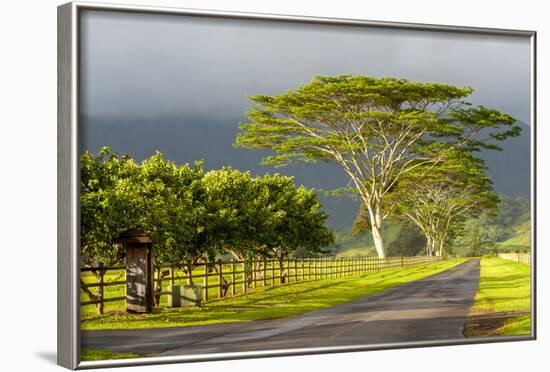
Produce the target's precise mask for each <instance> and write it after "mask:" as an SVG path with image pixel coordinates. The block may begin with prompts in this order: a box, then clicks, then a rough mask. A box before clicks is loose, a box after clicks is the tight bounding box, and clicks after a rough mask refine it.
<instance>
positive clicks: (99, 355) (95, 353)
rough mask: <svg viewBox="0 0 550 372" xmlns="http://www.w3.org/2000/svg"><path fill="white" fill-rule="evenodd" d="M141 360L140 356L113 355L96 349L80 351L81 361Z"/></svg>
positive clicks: (110, 352)
mask: <svg viewBox="0 0 550 372" xmlns="http://www.w3.org/2000/svg"><path fill="white" fill-rule="evenodd" d="M130 358H141V355H138V354H134V353H114V352H112V351H108V350H97V349H82V350H81V351H80V360H82V361H94V360H106V359H130Z"/></svg>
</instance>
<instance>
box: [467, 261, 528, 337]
mask: <svg viewBox="0 0 550 372" xmlns="http://www.w3.org/2000/svg"><path fill="white" fill-rule="evenodd" d="M530 310H531V269H530V267H529V266H527V265H524V264H520V263H517V262H514V261H510V260H504V259H501V258H497V257H484V258H482V259H481V273H480V279H479V287H478V291H477V294H476V297H475V301H474V305H473V306H472V310H471V311H470V315H469V320H470V321H471V320H472V319H475V318H476V317H477V318H478V320H476V322H477V323H478V324H479V325H481V326H482V327H483V324H482V323H483V322H485V323H491V324H492V327H493V328H494V329H493V330H490V331H491V332H492V333H490V334H495V335H520V334H529V333H530V330H531V316H530V314H528V313H527V312H529V311H530ZM467 328H468V322H467ZM486 328H487V327H486ZM472 335H473V336H475V335H476V334H475V333H474V334H472Z"/></svg>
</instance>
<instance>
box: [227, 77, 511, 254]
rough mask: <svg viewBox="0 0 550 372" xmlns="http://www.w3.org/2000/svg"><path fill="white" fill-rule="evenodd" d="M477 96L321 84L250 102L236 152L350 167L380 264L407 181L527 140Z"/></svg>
mask: <svg viewBox="0 0 550 372" xmlns="http://www.w3.org/2000/svg"><path fill="white" fill-rule="evenodd" d="M471 93H472V89H471V88H468V87H466V88H459V87H455V86H452V85H446V84H435V83H416V82H410V81H407V80H404V79H395V78H372V77H366V76H350V75H343V76H336V77H327V76H317V77H315V78H314V79H313V80H312V81H311V82H310V83H308V84H305V85H302V86H300V87H298V88H297V89H295V90H289V91H287V92H285V93H282V94H280V95H276V96H266V95H256V96H252V97H249V98H250V100H251V101H252V102H254V103H255V105H254V106H253V107H252V108H251V109H250V111H249V112H248V113H247V116H248V119H249V120H250V122H249V123H242V124H241V125H240V129H241V132H240V133H239V135H238V136H237V140H236V145H237V146H242V147H246V148H250V149H270V150H274V151H275V154H274V155H273V156H269V157H266V158H265V159H264V163H266V164H275V165H286V164H289V163H291V162H293V161H305V162H310V161H316V160H325V161H331V162H335V163H336V164H338V165H339V166H340V167H342V169H343V170H344V171H345V172H346V173H347V175H348V176H349V177H350V180H351V182H352V184H353V186H354V189H355V191H356V192H357V194H358V195H359V197H360V200H361V202H362V204H363V205H364V206H365V207H366V210H367V212H368V222H369V225H370V230H371V232H372V236H373V239H374V243H375V246H376V250H377V253H378V256H379V257H385V249H384V241H383V236H382V226H383V222H384V220H385V219H386V218H387V217H388V215H387V214H386V213H385V212H384V211H391V210H392V206H388V205H386V204H387V203H388V201H387V198H386V196H387V195H388V193H389V192H390V190H391V189H392V187H393V186H394V184H395V183H396V182H398V180H399V179H401V178H402V177H403V176H404V175H405V174H407V173H408V172H411V171H412V170H413V169H415V168H417V167H419V166H423V165H426V164H436V163H437V162H440V161H442V160H443V159H444V157H445V153H446V151H449V150H452V149H454V148H464V149H469V150H479V149H481V148H498V146H496V145H494V142H493V141H490V140H491V139H494V140H502V139H504V138H506V137H508V136H514V135H517V134H518V133H519V131H520V128H519V127H518V126H516V125H515V124H514V123H515V120H514V119H513V118H512V117H510V116H509V115H506V114H504V113H501V112H499V111H497V110H493V109H489V108H485V107H481V106H480V107H471V106H470V105H469V104H468V103H466V102H464V99H465V98H466V97H467V96H468V95H470V94H471ZM480 132H483V135H484V136H485V137H486V138H485V139H481V138H480V136H479V135H478V133H480ZM342 183H343V184H344V183H345V181H344V180H343V182H342Z"/></svg>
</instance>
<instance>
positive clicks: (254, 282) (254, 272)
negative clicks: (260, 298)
mask: <svg viewBox="0 0 550 372" xmlns="http://www.w3.org/2000/svg"><path fill="white" fill-rule="evenodd" d="M257 264H258V261H256V259H255V258H253V259H252V288H256V280H257V274H256V272H257V269H258V267H257V266H256V265H257Z"/></svg>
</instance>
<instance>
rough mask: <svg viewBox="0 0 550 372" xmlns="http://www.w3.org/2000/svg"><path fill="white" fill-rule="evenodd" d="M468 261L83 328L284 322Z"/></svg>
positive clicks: (91, 320) (305, 285)
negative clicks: (299, 315) (255, 321)
mask: <svg viewBox="0 0 550 372" xmlns="http://www.w3.org/2000/svg"><path fill="white" fill-rule="evenodd" d="M464 261H465V259H460V258H456V259H450V260H447V261H440V262H434V263H430V264H424V265H421V266H417V267H410V268H405V269H388V270H384V271H381V272H377V273H369V274H364V275H361V276H350V277H345V278H334V279H323V280H312V281H305V282H300V283H296V284H292V285H284V286H275V287H265V288H257V289H256V290H254V291H253V292H251V293H248V294H242V295H237V296H236V297H230V298H226V299H222V300H214V301H211V302H208V303H207V304H206V305H204V306H202V307H198V308H197V307H187V308H167V307H159V308H155V309H154V311H153V312H152V313H151V314H126V313H111V314H105V315H102V316H100V315H93V314H89V315H84V316H83V317H82V322H81V329H83V330H94V329H136V328H160V327H181V326H192V325H203V324H214V323H225V322H240V321H251V320H259V319H275V318H283V317H288V316H292V315H298V314H303V313H306V312H309V311H314V310H319V309H323V308H327V307H330V306H334V305H337V304H340V303H344V302H349V301H352V300H355V299H358V298H361V297H364V296H369V295H373V294H376V293H379V292H382V291H385V290H388V289H390V288H392V287H394V286H396V285H399V284H404V283H407V282H411V281H414V280H418V279H422V278H425V277H427V276H429V275H432V274H436V273H438V272H441V271H444V270H446V269H449V268H451V267H453V266H455V265H457V264H459V263H461V262H464Z"/></svg>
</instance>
